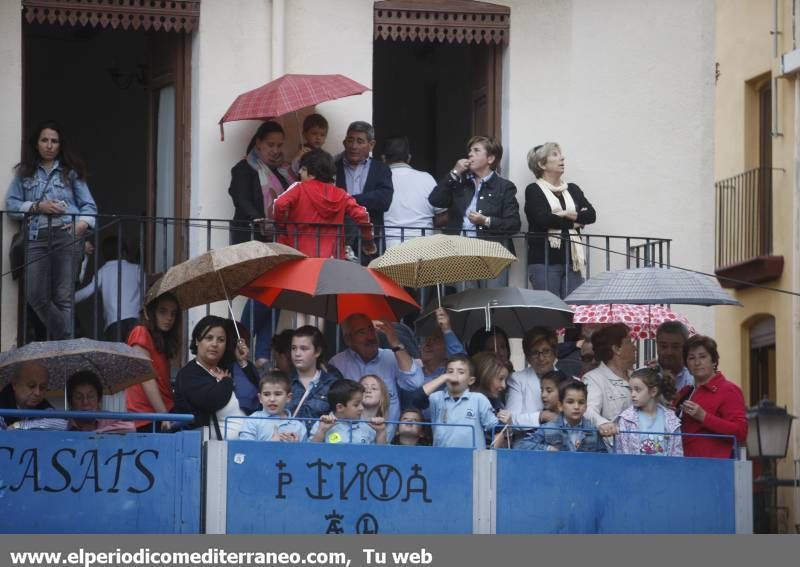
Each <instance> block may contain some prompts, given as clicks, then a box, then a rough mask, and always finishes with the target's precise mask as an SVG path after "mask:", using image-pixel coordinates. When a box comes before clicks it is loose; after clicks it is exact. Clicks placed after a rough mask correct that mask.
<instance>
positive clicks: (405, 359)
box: [330, 313, 425, 421]
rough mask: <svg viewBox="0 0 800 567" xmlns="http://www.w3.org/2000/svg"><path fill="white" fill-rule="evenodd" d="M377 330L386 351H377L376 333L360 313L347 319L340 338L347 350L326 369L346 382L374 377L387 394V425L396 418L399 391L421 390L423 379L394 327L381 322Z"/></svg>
mask: <svg viewBox="0 0 800 567" xmlns="http://www.w3.org/2000/svg"><path fill="white" fill-rule="evenodd" d="M380 330H381V331H382V332H383V333H384V334H385V335H386V338H387V340H388V341H389V348H379V346H378V345H379V343H378V333H377V330H376V329H375V325H374V324H373V322H372V321H371V320H370V318H369V317H367V316H366V315H364V314H363V313H355V314H353V315H350V316H349V317H348V318H347V319H345V320H344V321H343V322H342V334H343V335H344V342H345V344H346V345H347V348H346V349H345V350H343V351H342V352H340V353H339V354H337V355H336V356H334V357H333V358H331V360H330V365H331V366H335V367H336V369H337V370H338V371H339V372H341V373H342V376H344V377H345V378H348V379H350V380H360V379H361V377H362V376H366V375H367V374H374V375H375V376H378V377H380V379H381V380H383V381H384V383H385V384H386V388H387V390H389V415H388V416H385V417H386V419H388V420H389V421H398V419H399V418H400V393H399V390H407V391H412V390H415V389H417V388H420V387H422V384H423V383H424V381H425V378H424V376H423V374H422V368H421V367H420V366H419V365H418V364H417V363H416V362H415V361H414V359H413V358H411V355H410V354H409V353H408V351H407V350H406V348H405V346H403V343H402V342H401V341H400V339H399V338H398V336H397V331H395V328H394V326H393V325H392V324H391V323H388V322H381V324H380Z"/></svg>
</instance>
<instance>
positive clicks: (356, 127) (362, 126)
mask: <svg viewBox="0 0 800 567" xmlns="http://www.w3.org/2000/svg"><path fill="white" fill-rule="evenodd" d="M342 144H343V145H344V152H342V154H341V156H340V157H339V159H338V160H337V161H336V185H337V187H341V188H342V189H344V190H345V191H347V192H348V193H350V194H351V195H352V196H353V197H355V199H356V202H357V203H358V204H359V205H361V206H363V207H366V209H367V211H368V212H369V218H370V221H372V224H373V226H374V227H375V239H376V241H379V240H380V242H381V243H382V240H383V238H382V235H383V213H385V212H386V211H388V210H389V205H391V204H392V195H393V194H394V188H393V187H392V170H391V169H389V166H387V165H386V164H385V163H383V162H382V161H380V160H378V159H375V158H373V157H371V156H370V154H371V152H372V150H373V148H374V147H375V129H374V128H373V127H372V125H371V124H369V123H368V122H361V121H358V122H353V123H352V124H350V126H348V127H347V136H345V139H344V141H343V142H342ZM348 221H349V222H348ZM345 225H346V231H347V240H348V242H351V243H352V242H353V241H354V240H355V239H356V237H357V234H358V231H357V230H356V227H355V225H354V224H353V223H352V221H351V220H350V219H349V218H346V219H345ZM376 243H378V242H376ZM378 247H379V251H382V249H383V247H382V245H381V244H379V243H378ZM353 249H354V250H357V249H358V248H356V247H353Z"/></svg>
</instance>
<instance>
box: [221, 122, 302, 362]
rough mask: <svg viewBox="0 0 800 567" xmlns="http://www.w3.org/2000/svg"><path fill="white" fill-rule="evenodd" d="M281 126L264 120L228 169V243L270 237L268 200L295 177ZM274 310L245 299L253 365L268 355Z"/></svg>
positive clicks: (270, 223) (270, 216) (262, 239)
mask: <svg viewBox="0 0 800 567" xmlns="http://www.w3.org/2000/svg"><path fill="white" fill-rule="evenodd" d="M285 138H286V136H285V134H284V132H283V128H281V125H280V124H278V123H277V122H271V121H268V122H264V123H263V124H261V126H259V127H258V130H256V133H255V134H254V135H253V138H252V139H251V140H250V143H249V144H248V145H247V152H246V154H245V157H244V158H243V159H242V160H240V161H239V163H237V164H236V165H235V166H233V169H231V185H230V187H229V188H228V193H229V194H230V196H231V198H232V199H233V205H234V207H236V211H235V212H234V215H233V222H231V243H232V244H238V243H240V242H247V241H248V240H253V239H255V240H261V241H262V242H270V241H272V240H273V236H274V230H273V225H272V204H273V202H274V201H275V199H276V198H277V197H278V195H280V194H281V193H283V192H284V191H285V190H286V189H287V188H288V187H289V185H291V184H292V183H294V182H295V181H297V178H296V177H295V176H294V173H292V168H291V166H290V165H289V164H288V163H286V161H285V159H284V155H283V144H284V141H285ZM273 317H275V320H276V321H277V318H278V314H277V313H274V314H273V313H272V311H271V310H270V309H269V308H268V307H265V306H264V305H262V304H260V303H258V302H254V301H252V300H251V301H248V303H247V305H246V306H245V308H244V311H243V312H242V317H241V320H242V321H244V322H245V323H246V324H248V326H249V327H250V329H251V331H252V335H255V337H256V347H255V358H256V366H258V367H261V366H263V365H264V364H265V363H266V362H267V359H268V358H269V345H270V342H271V340H272V318H273Z"/></svg>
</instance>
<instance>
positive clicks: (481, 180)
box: [428, 136, 521, 285]
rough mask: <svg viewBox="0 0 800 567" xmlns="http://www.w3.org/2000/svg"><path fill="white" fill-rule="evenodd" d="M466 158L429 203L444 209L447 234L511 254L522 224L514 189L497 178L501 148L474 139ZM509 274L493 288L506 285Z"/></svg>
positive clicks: (440, 183) (440, 184)
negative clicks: (497, 246)
mask: <svg viewBox="0 0 800 567" xmlns="http://www.w3.org/2000/svg"><path fill="white" fill-rule="evenodd" d="M467 149H468V151H469V157H468V158H464V159H460V160H458V161H457V162H456V164H455V165H454V166H453V169H452V171H450V173H448V174H447V176H446V177H444V178H443V179H442V180H441V181H439V184H438V185H437V186H436V188H435V189H434V190H433V191H432V192H431V194H430V196H429V197H428V201H430V204H431V205H433V206H434V207H441V208H447V209H448V211H447V215H448V219H447V227H446V228H445V229H444V232H445V233H446V234H462V233H463V234H464V236H470V237H477V238H483V239H485V240H494V241H497V242H500V243H501V244H503V246H505V247H506V248H508V249H509V250H510V251H511V253H512V254H513V253H515V251H514V241H513V240H512V238H511V235H513V234H514V233H517V232H519V229H520V226H521V221H520V217H519V204H518V203H517V188H516V187H515V186H514V184H513V183H512V182H511V181H509V180H508V179H503V178H502V177H500V175H498V174H497V171H496V170H497V167H498V166H499V165H500V159H501V158H502V157H503V147H502V146H501V145H500V144H499V143H498V142H496V141H495V140H494V139H492V138H488V137H486V136H474V137H473V138H472V139H471V140H470V141H469V144H468V146H467ZM507 282H508V272H507V270H506V272H505V273H504V274H501V275H500V276H499V277H498V281H495V282H494V284H496V285H506V283H507Z"/></svg>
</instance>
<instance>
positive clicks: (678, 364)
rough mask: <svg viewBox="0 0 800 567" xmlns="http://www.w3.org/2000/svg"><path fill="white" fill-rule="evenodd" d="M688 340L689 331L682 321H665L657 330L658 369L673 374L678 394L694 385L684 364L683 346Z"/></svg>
mask: <svg viewBox="0 0 800 567" xmlns="http://www.w3.org/2000/svg"><path fill="white" fill-rule="evenodd" d="M687 340H689V329H687V328H686V325H684V324H683V323H681V322H680V321H665V322H664V323H661V324H660V325H659V326H658V329H656V354H657V356H658V359H657V364H658V367H659V368H661V369H663V370H669V371H670V372H671V373H672V375H673V376H674V377H675V387H676V388H677V391H678V392H680V391H681V389H682V388H684V387H685V386H693V385H694V378H693V377H692V375H691V374H690V373H689V369H688V368H686V366H685V365H684V363H683V345H685V344H686V341H687Z"/></svg>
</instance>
